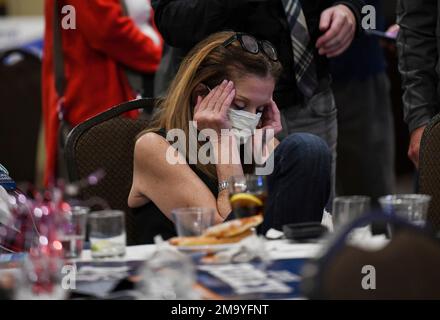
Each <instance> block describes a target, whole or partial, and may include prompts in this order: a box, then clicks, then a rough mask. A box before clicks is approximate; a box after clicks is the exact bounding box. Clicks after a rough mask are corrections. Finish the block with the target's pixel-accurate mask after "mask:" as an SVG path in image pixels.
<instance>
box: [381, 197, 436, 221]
mask: <svg viewBox="0 0 440 320" xmlns="http://www.w3.org/2000/svg"><path fill="white" fill-rule="evenodd" d="M430 201H431V196H428V195H424V194H400V195H387V196H384V197H381V198H379V203H380V205H381V207H382V210H383V211H385V213H387V214H395V215H397V216H399V217H401V218H403V219H406V220H408V221H409V222H410V223H412V224H415V225H417V226H420V227H424V226H425V225H426V217H427V214H428V208H429V203H430Z"/></svg>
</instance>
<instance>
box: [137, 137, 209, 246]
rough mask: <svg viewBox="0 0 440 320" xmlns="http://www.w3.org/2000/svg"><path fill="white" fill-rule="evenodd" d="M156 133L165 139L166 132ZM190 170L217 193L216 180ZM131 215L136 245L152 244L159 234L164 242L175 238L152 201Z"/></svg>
mask: <svg viewBox="0 0 440 320" xmlns="http://www.w3.org/2000/svg"><path fill="white" fill-rule="evenodd" d="M156 133H157V134H158V135H160V136H162V137H164V138H166V131H165V130H164V129H161V130H160V131H158V132H156ZM190 168H191V169H192V170H193V171H194V173H195V174H197V176H198V177H199V178H200V179H201V180H202V181H203V182H204V183H205V184H206V186H207V187H208V188H209V190H211V192H212V193H213V194H214V195H216V194H217V193H218V182H217V179H213V178H210V177H208V176H207V175H206V174H204V173H203V172H201V171H200V170H198V169H197V168H196V166H194V165H190ZM132 213H133V216H134V220H135V229H136V232H135V235H136V244H146V243H153V242H154V237H155V236H156V235H159V234H160V235H161V236H162V237H163V238H164V239H165V240H166V239H169V238H171V237H174V236H176V230H175V228H174V224H173V222H172V221H170V220H169V219H168V218H167V217H166V216H165V214H163V213H162V211H160V209H159V208H158V207H157V206H156V205H155V204H154V203H153V202H152V201H150V202H149V203H147V204H146V205H144V206H142V207H139V208H135V209H132Z"/></svg>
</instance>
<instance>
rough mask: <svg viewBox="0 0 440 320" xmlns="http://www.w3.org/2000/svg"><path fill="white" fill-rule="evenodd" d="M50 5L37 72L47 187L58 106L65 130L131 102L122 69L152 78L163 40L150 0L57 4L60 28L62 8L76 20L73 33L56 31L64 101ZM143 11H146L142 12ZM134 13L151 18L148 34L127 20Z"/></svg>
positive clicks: (50, 4) (52, 172) (49, 3)
mask: <svg viewBox="0 0 440 320" xmlns="http://www.w3.org/2000/svg"><path fill="white" fill-rule="evenodd" d="M54 1H55V0H46V1H45V20H46V30H45V36H44V41H45V46H44V54H43V69H42V77H43V79H42V81H43V84H42V90H43V92H42V96H43V116H44V128H45V144H46V167H45V177H44V182H45V184H46V185H47V184H48V183H49V182H51V181H53V180H54V178H56V176H57V173H56V171H57V170H56V167H57V152H58V151H57V148H58V147H57V146H58V130H59V126H60V120H59V118H58V104H59V102H60V100H61V99H62V101H63V111H64V120H65V121H66V122H67V123H68V124H69V126H70V127H73V126H76V125H78V124H79V123H81V122H83V121H85V120H87V119H88V118H90V117H93V116H95V115H97V114H98V113H101V112H103V111H105V110H107V109H109V108H110V107H112V106H115V105H117V104H119V103H122V102H125V101H129V100H132V99H134V98H136V95H137V94H136V92H135V91H134V90H133V89H132V87H131V86H130V84H129V81H128V78H127V76H126V74H125V70H126V68H129V69H132V70H135V71H137V72H139V73H143V74H153V73H154V72H155V71H156V70H157V68H158V66H159V63H160V59H161V57H162V49H163V40H162V38H161V37H160V35H159V33H158V32H157V29H156V27H155V25H154V17H153V14H152V9H151V4H150V0H87V1H84V0H58V2H59V10H57V12H58V14H59V15H60V16H59V21H60V25H62V23H61V21H63V18H65V15H64V14H63V13H62V8H63V6H67V5H69V6H72V7H73V8H74V11H70V12H69V13H70V14H74V15H75V27H76V29H63V28H61V29H60V30H61V44H62V45H61V47H62V56H63V60H64V63H63V65H64V68H63V72H64V80H65V81H64V90H63V91H64V92H63V94H62V95H63V97H60V96H59V95H58V93H57V90H56V85H55V74H54V26H55V25H54V12H55V3H54ZM121 1H124V3H123V2H121ZM143 5H145V7H146V8H147V10H144V11H142V6H143ZM72 7H70V8H72ZM136 9H137V10H138V12H139V11H140V12H143V13H150V16H149V17H145V18H146V19H149V23H150V25H151V26H152V28H149V29H145V28H142V26H140V25H139V24H138V23H137V22H138V21H137V20H138V19H139V18H136V21H135V19H133V18H131V17H130V16H131V15H135V14H136V12H133V11H136ZM139 9H141V10H139ZM146 30H147V31H146ZM152 31H153V32H152ZM131 116H135V115H134V114H132V115H131Z"/></svg>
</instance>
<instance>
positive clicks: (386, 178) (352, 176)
mask: <svg viewBox="0 0 440 320" xmlns="http://www.w3.org/2000/svg"><path fill="white" fill-rule="evenodd" d="M381 2H382V1H380V0H367V1H366V3H367V4H369V5H372V6H374V7H375V8H376V13H377V24H378V28H379V29H381V30H383V28H384V27H385V26H384V19H383V15H382V8H381ZM330 66H331V73H332V76H333V80H334V83H333V86H332V87H333V92H334V94H335V100H336V105H337V106H338V147H337V154H338V158H337V166H336V193H337V194H338V195H353V194H362V195H367V196H370V197H372V198H373V199H377V198H378V197H380V196H383V195H386V194H391V193H393V191H394V183H395V170H394V143H395V142H394V123H393V115H392V110H391V99H390V82H389V79H388V76H387V74H386V61H385V55H384V51H383V48H382V46H381V44H380V40H379V38H378V37H376V36H372V35H366V34H365V35H362V36H361V37H359V38H358V39H355V40H354V41H353V44H352V45H351V47H350V48H349V49H348V50H347V51H346V52H344V53H343V54H342V55H341V56H339V57H337V58H334V59H332V61H331V64H330Z"/></svg>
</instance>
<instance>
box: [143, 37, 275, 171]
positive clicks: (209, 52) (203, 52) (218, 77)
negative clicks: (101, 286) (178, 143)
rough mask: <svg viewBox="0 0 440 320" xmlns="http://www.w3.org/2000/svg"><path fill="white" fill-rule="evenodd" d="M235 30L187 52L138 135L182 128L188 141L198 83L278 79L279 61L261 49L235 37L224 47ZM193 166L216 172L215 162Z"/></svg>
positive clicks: (203, 42) (215, 83)
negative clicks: (246, 47) (248, 48)
mask: <svg viewBox="0 0 440 320" xmlns="http://www.w3.org/2000/svg"><path fill="white" fill-rule="evenodd" d="M234 34H235V33H234V32H219V33H215V34H212V35H211V36H209V37H208V38H206V39H205V40H203V41H201V42H200V43H199V44H198V45H196V46H195V47H194V48H193V49H192V50H191V51H190V52H189V54H188V55H187V56H186V58H185V59H184V60H183V62H182V63H181V65H180V68H179V71H178V72H177V75H176V77H175V78H174V80H173V81H172V83H171V85H170V87H169V89H168V93H167V95H166V97H165V98H164V99H162V100H160V101H159V102H158V105H157V110H156V112H155V115H154V116H153V119H152V121H151V124H150V127H149V129H147V130H145V131H143V132H142V133H141V134H140V135H139V136H141V135H143V134H145V133H147V132H157V131H159V130H160V129H165V130H166V131H169V130H171V129H181V130H183V131H184V132H185V135H186V137H187V143H188V141H189V122H190V121H192V117H193V112H192V111H193V101H192V95H193V92H194V90H195V89H196V87H197V86H198V85H199V84H205V85H207V86H209V87H210V88H214V87H215V86H216V85H218V84H220V82H221V81H223V80H225V79H227V80H238V79H240V78H241V77H242V76H245V75H248V74H252V75H257V76H260V77H267V76H271V77H272V78H273V79H274V80H275V81H276V80H277V79H278V77H279V75H280V73H281V64H280V63H279V62H278V61H276V62H274V61H272V60H270V59H268V57H267V56H266V55H265V54H264V53H262V52H260V53H258V54H252V53H249V52H247V51H246V50H244V49H243V48H241V45H240V43H239V42H238V41H234V42H233V43H231V44H230V45H229V46H228V47H227V48H225V47H223V46H222V44H223V43H224V42H225V41H226V40H227V39H229V38H230V37H232V36H233V35H234ZM191 138H193V137H191ZM199 147H200V146H199ZM187 150H188V148H187ZM187 160H188V159H187ZM196 167H197V169H198V170H199V171H201V172H203V173H205V174H206V175H208V176H210V177H214V178H215V177H216V176H217V175H216V170H215V166H214V165H201V164H199V163H198V164H196Z"/></svg>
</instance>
